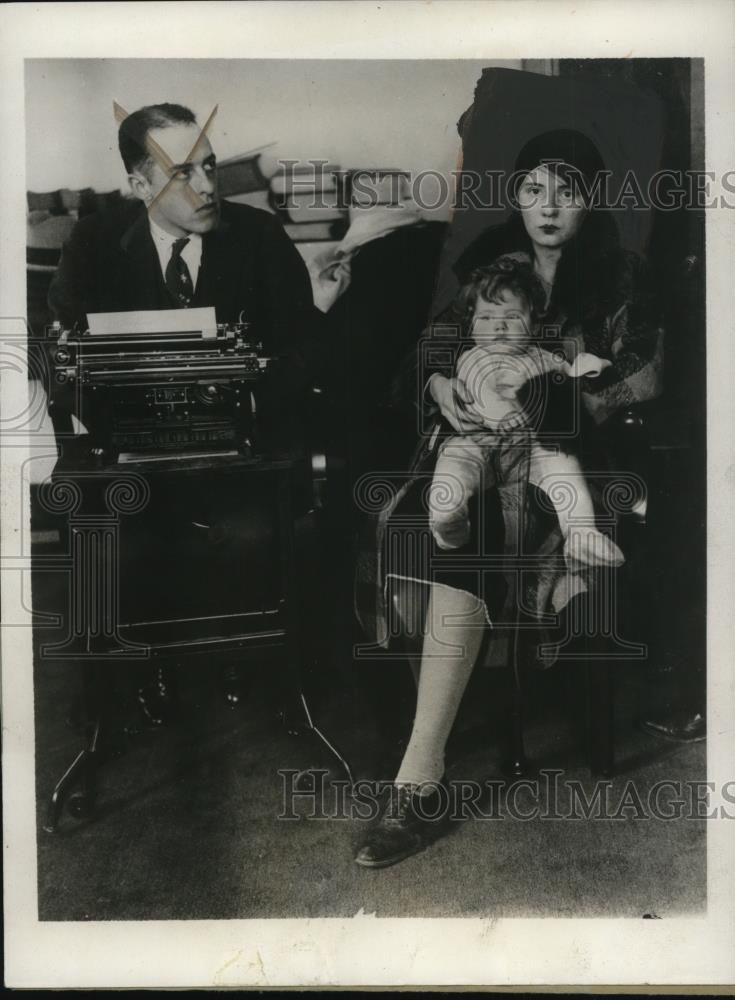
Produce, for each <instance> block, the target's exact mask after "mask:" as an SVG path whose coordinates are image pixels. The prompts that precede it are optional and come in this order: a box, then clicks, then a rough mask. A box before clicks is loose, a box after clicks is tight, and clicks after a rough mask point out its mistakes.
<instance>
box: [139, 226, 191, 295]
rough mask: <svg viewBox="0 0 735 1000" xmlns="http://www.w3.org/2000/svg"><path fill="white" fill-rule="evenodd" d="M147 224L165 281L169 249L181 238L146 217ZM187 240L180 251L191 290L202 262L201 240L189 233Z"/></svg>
mask: <svg viewBox="0 0 735 1000" xmlns="http://www.w3.org/2000/svg"><path fill="white" fill-rule="evenodd" d="M148 222H149V224H150V227H151V236H152V237H153V243H154V245H155V247H156V251H157V253H158V259H159V261H160V262H161V273H162V274H163V278H164V281H165V279H166V268H167V267H168V262H169V261H170V260H171V248H172V247H173V245H174V243H175V242H176V240H178V239H180V238H181V237H179V236H172V235H171V233H167V232H166V230H165V229H161V227H160V226H157V225H156V223H155V222H154V221H153V219H151V217H150V216H149V217H148ZM187 238H188V240H189V242H188V243H187V244H186V246H185V247H184V249H183V250H182V251H181V259H182V260H183V261H185V263H186V266H187V267H188V268H189V274H190V275H191V284H192V288H196V286H197V277H198V275H199V266H200V264H201V262H202V238H201V236H200V235H199V233H189V234H188V237H187Z"/></svg>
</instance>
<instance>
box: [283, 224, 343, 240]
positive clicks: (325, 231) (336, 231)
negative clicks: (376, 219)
mask: <svg viewBox="0 0 735 1000" xmlns="http://www.w3.org/2000/svg"><path fill="white" fill-rule="evenodd" d="M283 228H284V229H285V231H286V233H287V234H288V236H290V237H291V239H292V240H293V241H294V243H316V242H323V241H325V240H329V241H331V242H338V241H339V240H341V239H342V237H343V236H344V234H345V233H346V232H347V220H346V219H344V220H339V221H335V222H306V223H303V222H302V223H293V222H286V223H284V226H283Z"/></svg>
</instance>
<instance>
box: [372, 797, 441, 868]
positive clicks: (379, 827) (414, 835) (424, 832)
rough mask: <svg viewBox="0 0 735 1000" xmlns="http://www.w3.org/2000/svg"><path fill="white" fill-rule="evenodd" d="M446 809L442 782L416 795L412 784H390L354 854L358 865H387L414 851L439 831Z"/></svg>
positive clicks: (383, 866)
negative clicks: (381, 806) (374, 820)
mask: <svg viewBox="0 0 735 1000" xmlns="http://www.w3.org/2000/svg"><path fill="white" fill-rule="evenodd" d="M448 812H449V795H448V793H447V789H446V786H444V785H442V784H438V785H437V786H436V787H435V789H434V791H432V792H428V793H427V794H425V795H419V792H418V790H417V788H416V786H415V785H393V786H392V788H391V790H390V797H389V800H388V803H387V805H386V807H385V809H384V811H383V814H382V815H381V817H380V819H379V820H378V822H377V824H376V825H375V826H374V827H373V829H372V830H370V831H369V832H368V834H367V836H366V837H365V840H364V841H363V843H362V845H361V846H360V847H359V848H358V851H357V854H356V855H355V864H358V865H360V866H361V867H362V868H387V867H388V866H389V865H395V864H397V863H398V862H399V861H403V860H404V859H405V858H409V857H411V855H412V854H418V853H419V851H423V850H424V848H425V847H428V845H429V844H430V843H431V842H432V841H434V840H436V839H437V838H438V837H440V836H441V835H442V833H443V832H444V830H445V828H446V823H447V821H448V818H449V817H448Z"/></svg>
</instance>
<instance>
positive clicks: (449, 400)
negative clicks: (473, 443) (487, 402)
mask: <svg viewBox="0 0 735 1000" xmlns="http://www.w3.org/2000/svg"><path fill="white" fill-rule="evenodd" d="M428 389H429V394H430V395H431V398H432V399H433V400H434V402H435V403H436V405H437V406H438V407H439V410H440V412H441V415H442V416H443V417H444V419H445V420H446V421H447V422H448V423H449V424H451V426H452V427H453V428H454V429H455V431H459V433H460V434H462V433H466V432H467V431H474V430H477V429H478V427H483V426H484V424H483V420H482V417H480V416H478V415H477V414H476V413H472V412H471V411H470V410H468V409H467V407H468V405H469V404H470V403H472V402H474V400H473V397H472V393H471V392H470V391H469V389H468V388H467V386H466V385H465V384H464V382H463V381H462V379H461V378H447V377H446V376H445V375H439V374H435V375H432V376H431V378H430V379H429V385H428Z"/></svg>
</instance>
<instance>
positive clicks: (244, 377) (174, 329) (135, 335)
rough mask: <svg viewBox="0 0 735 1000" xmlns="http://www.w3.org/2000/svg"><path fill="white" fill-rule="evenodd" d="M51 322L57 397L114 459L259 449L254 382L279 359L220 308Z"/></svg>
mask: <svg viewBox="0 0 735 1000" xmlns="http://www.w3.org/2000/svg"><path fill="white" fill-rule="evenodd" d="M87 320H88V323H89V329H87V330H85V331H84V332H83V333H79V332H76V331H70V330H63V329H61V328H60V327H57V328H56V329H55V331H54V337H53V344H52V346H51V348H50V353H51V359H50V360H51V379H52V386H51V392H50V397H51V401H52V403H53V406H54V408H55V409H56V410H57V412H58V411H59V410H61V411H65V412H71V413H74V415H75V416H76V417H77V418H78V419H79V420H80V421H81V423H82V424H83V426H84V427H85V428H86V429H87V431H88V433H89V438H90V446H91V449H92V451H93V453H94V454H95V455H96V456H98V458H100V459H104V460H105V461H106V462H107V461H131V460H135V459H138V458H149V457H150V458H153V457H155V456H161V457H165V456H171V455H174V454H178V453H184V454H187V455H191V454H193V453H197V454H210V453H213V452H215V453H217V452H222V451H232V452H235V453H238V454H241V455H244V456H246V457H255V441H254V433H255V429H254V417H255V404H254V399H253V395H252V390H253V388H254V387H255V385H256V384H257V382H258V381H259V379H260V378H261V377H262V376H263V373H264V372H265V371H266V369H267V368H268V367H269V366H270V365H271V364H272V363H273V362H274V359H273V358H268V357H265V356H264V354H263V348H262V345H261V344H260V343H258V342H256V341H255V339H254V337H253V335H252V332H251V329H250V326H249V324H248V323H246V322H239V323H236V324H233V325H228V324H221V323H220V324H218V323H217V322H216V319H215V314H214V310H213V309H171V310H158V311H153V312H125V313H99V314H96V315H95V314H90V315H89V316H88V317H87Z"/></svg>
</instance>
